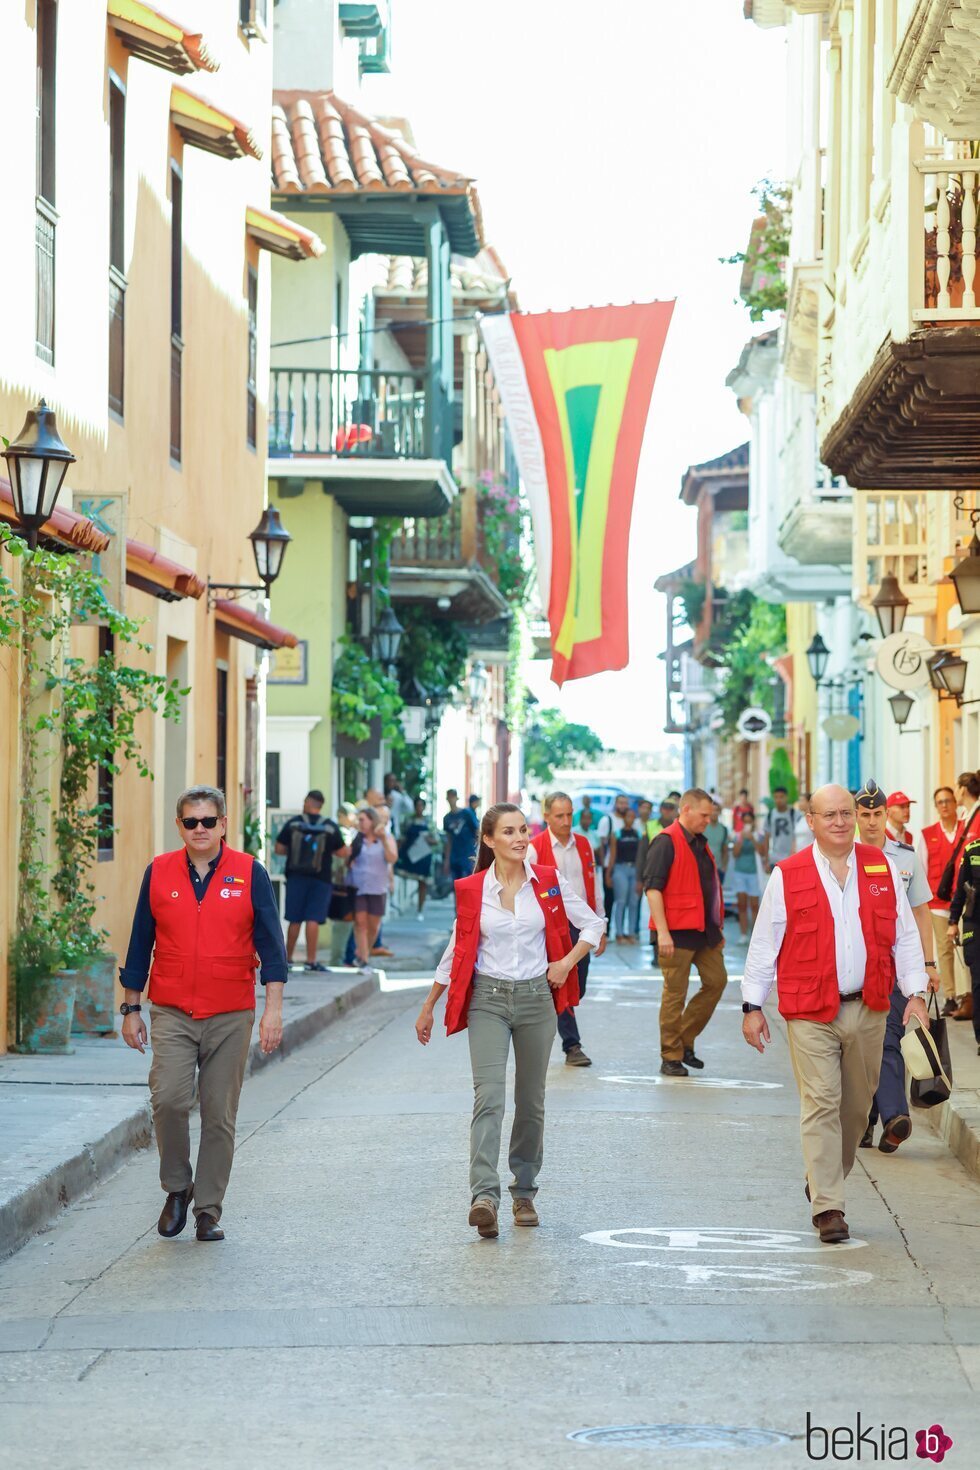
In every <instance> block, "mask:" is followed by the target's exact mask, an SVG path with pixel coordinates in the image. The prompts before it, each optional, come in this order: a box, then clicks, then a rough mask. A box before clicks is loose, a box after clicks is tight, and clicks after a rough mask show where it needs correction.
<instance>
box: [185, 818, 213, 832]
mask: <svg viewBox="0 0 980 1470" xmlns="http://www.w3.org/2000/svg"><path fill="white" fill-rule="evenodd" d="M180 820H181V822H182V823H183V825H184V826H185V827H186V828H187V830H188V832H193V831H194V828H195V827H197V826H201V827H207V829H208V831H209V832H213V831H214V829H215V827H217V825H218V823H219V822H220V821H221V818H220V817H181V819H180Z"/></svg>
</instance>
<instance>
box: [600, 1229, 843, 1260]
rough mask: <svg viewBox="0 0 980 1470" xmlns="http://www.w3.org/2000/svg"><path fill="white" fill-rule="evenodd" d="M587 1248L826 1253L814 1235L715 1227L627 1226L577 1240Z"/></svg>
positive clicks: (754, 1253)
mask: <svg viewBox="0 0 980 1470" xmlns="http://www.w3.org/2000/svg"><path fill="white" fill-rule="evenodd" d="M623 1235H639V1236H643V1237H644V1239H642V1240H635V1241H634V1240H620V1239H618V1238H617V1237H619V1236H623ZM579 1239H580V1240H587V1241H588V1242H589V1244H590V1245H611V1246H615V1247H617V1248H618V1249H619V1250H632V1251H644V1250H654V1251H708V1252H710V1253H711V1254H712V1255H761V1254H764V1253H765V1252H767V1251H779V1252H795V1251H824V1252H825V1251H826V1250H827V1247H826V1246H825V1245H822V1244H821V1243H820V1241H819V1240H818V1239H817V1238H816V1236H814V1235H809V1234H807V1235H804V1234H803V1233H802V1232H801V1231H798V1230H756V1229H753V1228H747V1229H744V1230H742V1229H738V1228H737V1227H733V1228H730V1229H726V1228H719V1227H716V1226H711V1225H709V1226H699V1225H695V1226H681V1225H628V1226H626V1227H624V1228H623V1229H622V1230H590V1231H589V1232H588V1233H587V1234H586V1235H582V1236H580V1237H579ZM865 1245H867V1241H866V1240H854V1239H851V1240H847V1241H842V1242H841V1243H840V1244H839V1245H835V1247H834V1251H835V1253H836V1252H838V1251H841V1250H858V1249H860V1248H861V1247H862V1246H865Z"/></svg>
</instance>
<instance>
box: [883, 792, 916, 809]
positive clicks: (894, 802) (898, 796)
mask: <svg viewBox="0 0 980 1470" xmlns="http://www.w3.org/2000/svg"><path fill="white" fill-rule="evenodd" d="M888 805H889V806H914V805H915V802H914V801H913V800H912V798H911V796H906V795H905V792H904V791H893V792H892V794H891V796H890V797H889V798H888Z"/></svg>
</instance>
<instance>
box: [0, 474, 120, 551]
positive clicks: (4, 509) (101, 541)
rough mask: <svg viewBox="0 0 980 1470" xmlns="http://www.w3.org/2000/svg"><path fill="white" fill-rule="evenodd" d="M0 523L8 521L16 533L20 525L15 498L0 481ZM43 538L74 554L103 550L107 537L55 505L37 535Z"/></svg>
mask: <svg viewBox="0 0 980 1470" xmlns="http://www.w3.org/2000/svg"><path fill="white" fill-rule="evenodd" d="M0 520H4V521H6V522H7V524H8V525H9V526H12V527H13V529H14V530H15V531H16V530H17V529H18V526H19V522H18V520H17V515H16V512H15V511H14V496H13V491H12V490H11V488H10V482H9V480H5V479H0ZM38 534H39V536H40V537H41V538H42V540H43V539H47V540H50V541H60V542H61V544H62V545H63V546H69V547H71V549H72V550H73V551H92V552H97V551H105V549H106V547H107V546H108V545H109V537H108V536H106V535H104V534H103V532H101V531H100V530H99V529H98V527H97V526H95V525H94V524H93V523H92V522H91V521H90V520H89V519H88V518H87V517H86V516H80V515H78V514H76V512H75V511H73V510H62V509H61V508H60V507H58V506H56V507H55V509H54V512H53V514H52V516H51V519H50V520H48V521H45V523H44V525H43V526H42V527H41V529H40V531H39V532H38Z"/></svg>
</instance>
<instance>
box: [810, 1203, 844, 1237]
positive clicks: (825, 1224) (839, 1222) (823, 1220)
mask: <svg viewBox="0 0 980 1470" xmlns="http://www.w3.org/2000/svg"><path fill="white" fill-rule="evenodd" d="M813 1223H814V1225H815V1226H816V1228H817V1230H819V1232H820V1243H821V1245H839V1244H840V1242H841V1241H844V1240H850V1238H851V1232H850V1231H849V1230H848V1228H847V1221H846V1220H845V1219H844V1216H843V1214H842V1212H841V1211H840V1210H823V1211H821V1213H820V1214H819V1215H814V1217H813Z"/></svg>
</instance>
